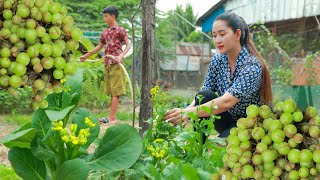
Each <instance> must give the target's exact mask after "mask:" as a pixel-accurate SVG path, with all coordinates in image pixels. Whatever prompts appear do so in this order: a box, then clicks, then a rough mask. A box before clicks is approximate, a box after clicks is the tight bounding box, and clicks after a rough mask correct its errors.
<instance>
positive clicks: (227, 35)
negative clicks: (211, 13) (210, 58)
mask: <svg viewBox="0 0 320 180" xmlns="http://www.w3.org/2000/svg"><path fill="white" fill-rule="evenodd" d="M212 37H213V43H214V44H215V46H216V47H217V49H218V51H219V52H220V53H221V54H226V53H228V52H232V50H234V49H235V48H236V47H237V46H239V45H240V37H241V31H240V30H239V29H238V30H237V31H236V32H233V30H232V29H231V28H230V27H228V26H227V24H226V22H225V21H222V20H216V21H215V22H214V23H213V25H212ZM240 46H241V45H240Z"/></svg>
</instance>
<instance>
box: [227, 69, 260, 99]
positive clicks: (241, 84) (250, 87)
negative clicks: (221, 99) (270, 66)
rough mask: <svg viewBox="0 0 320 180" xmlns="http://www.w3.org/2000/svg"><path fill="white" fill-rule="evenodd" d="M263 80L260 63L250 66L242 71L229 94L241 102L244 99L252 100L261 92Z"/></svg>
mask: <svg viewBox="0 0 320 180" xmlns="http://www.w3.org/2000/svg"><path fill="white" fill-rule="evenodd" d="M261 80H262V67H261V65H260V64H259V63H255V64H248V65H246V66H245V67H244V68H243V69H242V70H241V72H240V74H239V76H238V77H237V79H236V80H235V81H234V82H233V84H232V85H231V86H230V88H229V89H228V90H227V92H228V93H230V94H231V95H232V96H234V97H236V98H237V99H239V100H241V99H242V98H250V97H252V95H253V94H254V93H256V92H257V91H259V90H260V86H261Z"/></svg>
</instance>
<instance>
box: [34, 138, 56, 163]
mask: <svg viewBox="0 0 320 180" xmlns="http://www.w3.org/2000/svg"><path fill="white" fill-rule="evenodd" d="M31 152H32V154H33V155H34V156H35V157H36V158H37V159H39V160H42V161H47V160H49V159H51V158H54V153H53V152H52V151H51V150H49V149H47V148H45V146H44V144H43V142H42V139H41V138H39V137H38V136H36V137H34V138H33V141H32V142H31Z"/></svg>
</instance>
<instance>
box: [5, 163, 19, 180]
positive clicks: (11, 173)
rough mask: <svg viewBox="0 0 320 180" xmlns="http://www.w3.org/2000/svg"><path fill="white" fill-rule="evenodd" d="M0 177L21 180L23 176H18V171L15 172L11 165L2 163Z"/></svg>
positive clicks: (8, 179) (7, 179)
mask: <svg viewBox="0 0 320 180" xmlns="http://www.w3.org/2000/svg"><path fill="white" fill-rule="evenodd" d="M0 179H3V180H20V179H21V178H20V177H19V176H17V174H16V172H14V170H13V168H12V167H11V166H6V165H4V164H0Z"/></svg>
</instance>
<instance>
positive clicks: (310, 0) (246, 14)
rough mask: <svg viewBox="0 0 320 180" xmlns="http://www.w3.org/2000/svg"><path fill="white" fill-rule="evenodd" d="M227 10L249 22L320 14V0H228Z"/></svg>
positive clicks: (281, 19) (272, 20)
mask: <svg viewBox="0 0 320 180" xmlns="http://www.w3.org/2000/svg"><path fill="white" fill-rule="evenodd" d="M225 11H230V12H234V13H236V14H238V15H239V16H241V17H242V18H244V19H245V21H246V22H247V23H248V24H253V23H257V22H274V21H283V20H289V19H297V18H302V17H310V16H316V15H320V1H319V0H228V1H227V2H226V3H225Z"/></svg>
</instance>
